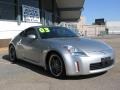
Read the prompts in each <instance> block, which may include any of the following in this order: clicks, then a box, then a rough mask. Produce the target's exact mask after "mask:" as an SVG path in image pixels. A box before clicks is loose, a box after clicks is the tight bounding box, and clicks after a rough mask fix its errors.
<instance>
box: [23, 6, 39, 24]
mask: <svg viewBox="0 0 120 90" xmlns="http://www.w3.org/2000/svg"><path fill="white" fill-rule="evenodd" d="M22 16H23V21H25V22H40V11H39V8H35V7H31V6H27V5H22Z"/></svg>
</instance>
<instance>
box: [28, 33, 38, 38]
mask: <svg viewBox="0 0 120 90" xmlns="http://www.w3.org/2000/svg"><path fill="white" fill-rule="evenodd" d="M28 38H30V39H36V38H37V37H36V36H35V35H34V34H31V35H28Z"/></svg>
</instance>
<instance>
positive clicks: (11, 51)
mask: <svg viewBox="0 0 120 90" xmlns="http://www.w3.org/2000/svg"><path fill="white" fill-rule="evenodd" d="M9 59H10V61H11V62H16V61H17V57H16V51H15V48H14V46H13V45H10V47H9Z"/></svg>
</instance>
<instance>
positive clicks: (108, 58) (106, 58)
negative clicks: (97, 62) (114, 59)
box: [101, 57, 111, 67]
mask: <svg viewBox="0 0 120 90" xmlns="http://www.w3.org/2000/svg"><path fill="white" fill-rule="evenodd" d="M110 61H111V57H105V58H101V64H102V66H103V67H104V66H106V65H108V64H109V63H110Z"/></svg>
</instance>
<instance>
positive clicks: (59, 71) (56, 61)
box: [48, 53, 66, 78]
mask: <svg viewBox="0 0 120 90" xmlns="http://www.w3.org/2000/svg"><path fill="white" fill-rule="evenodd" d="M48 70H49V72H50V73H51V75H52V76H53V77H55V78H63V77H65V76H66V73H65V64H64V62H63V59H62V58H61V56H60V55H58V54H56V53H52V54H51V55H50V57H49V62H48Z"/></svg>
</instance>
